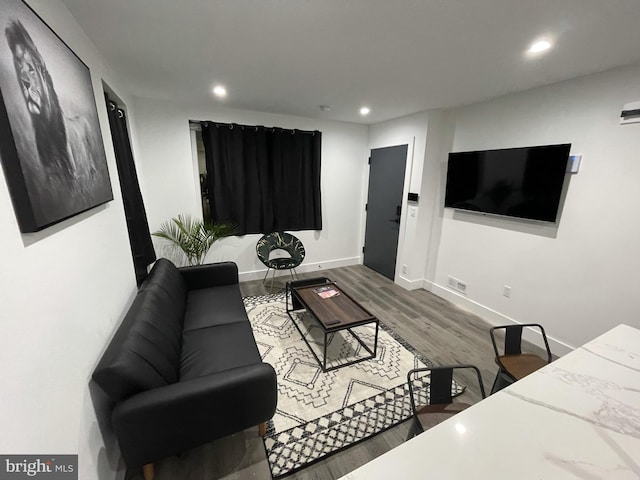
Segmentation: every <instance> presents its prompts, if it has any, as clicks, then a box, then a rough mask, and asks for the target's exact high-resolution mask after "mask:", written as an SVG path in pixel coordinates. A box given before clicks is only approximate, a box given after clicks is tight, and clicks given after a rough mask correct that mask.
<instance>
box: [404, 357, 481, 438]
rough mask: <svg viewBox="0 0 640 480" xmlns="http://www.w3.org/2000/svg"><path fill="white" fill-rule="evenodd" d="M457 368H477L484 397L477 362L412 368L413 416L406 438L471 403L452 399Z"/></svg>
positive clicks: (479, 384)
mask: <svg viewBox="0 0 640 480" xmlns="http://www.w3.org/2000/svg"><path fill="white" fill-rule="evenodd" d="M456 370H473V371H475V374H476V376H477V379H478V387H479V390H480V395H481V396H482V398H485V397H486V395H485V391H484V384H483V383H482V375H480V370H478V368H477V367H475V366H474V365H448V366H438V367H424V368H415V369H413V370H411V371H409V373H408V374H407V384H408V385H409V400H410V402H411V412H412V418H411V427H410V428H409V433H408V435H407V440H409V439H411V438H413V437H415V436H416V435H418V434H420V433H422V432H424V431H425V430H428V429H429V428H431V427H434V426H436V425H437V424H439V423H441V422H443V421H445V420H447V419H448V418H450V417H452V416H454V415H455V414H457V413H459V412H461V411H463V410H465V409H466V408H468V407H470V406H471V405H470V404H468V403H464V402H454V401H453V398H454V394H453V393H452V392H453V388H454V385H453V373H454V371H456ZM421 374H422V375H421ZM425 374H426V375H425ZM426 378H428V381H426V380H425V379H426ZM463 391H464V390H463ZM460 393H462V392H460Z"/></svg>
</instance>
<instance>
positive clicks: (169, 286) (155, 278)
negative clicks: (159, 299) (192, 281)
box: [139, 258, 187, 312]
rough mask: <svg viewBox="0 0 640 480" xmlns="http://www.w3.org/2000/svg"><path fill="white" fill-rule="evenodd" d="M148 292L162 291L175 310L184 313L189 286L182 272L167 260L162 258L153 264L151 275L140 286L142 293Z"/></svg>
mask: <svg viewBox="0 0 640 480" xmlns="http://www.w3.org/2000/svg"><path fill="white" fill-rule="evenodd" d="M147 290H160V291H161V292H163V293H164V295H166V296H167V298H168V299H169V300H170V302H171V303H170V305H171V306H172V307H173V308H176V309H179V310H180V311H181V312H184V306H185V303H186V301H187V285H186V283H185V281H184V279H183V278H182V275H181V274H180V270H178V268H177V267H176V266H175V265H174V264H173V263H171V261H169V260H167V259H166V258H160V259H158V261H157V262H156V263H154V264H153V268H152V269H151V271H150V272H149V275H147V278H146V279H145V280H144V282H143V283H142V285H140V289H139V291H140V292H144V291H147ZM167 305H169V304H167Z"/></svg>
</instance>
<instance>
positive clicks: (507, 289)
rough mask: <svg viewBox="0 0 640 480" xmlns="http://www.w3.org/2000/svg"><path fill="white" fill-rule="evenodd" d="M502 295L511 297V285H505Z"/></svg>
mask: <svg viewBox="0 0 640 480" xmlns="http://www.w3.org/2000/svg"><path fill="white" fill-rule="evenodd" d="M502 295H504V296H505V297H507V298H511V287H510V286H509V285H505V286H504V289H503V290H502Z"/></svg>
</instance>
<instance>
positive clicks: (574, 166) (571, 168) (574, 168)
mask: <svg viewBox="0 0 640 480" xmlns="http://www.w3.org/2000/svg"><path fill="white" fill-rule="evenodd" d="M581 161H582V155H569V161H568V162H567V172H569V173H578V170H580V162H581Z"/></svg>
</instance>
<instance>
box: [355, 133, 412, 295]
mask: <svg viewBox="0 0 640 480" xmlns="http://www.w3.org/2000/svg"><path fill="white" fill-rule="evenodd" d="M415 141H416V137H415V136H413V135H411V136H406V137H393V138H391V139H387V140H384V141H382V142H376V143H372V144H371V145H369V147H368V151H367V159H368V158H369V157H371V150H375V149H378V148H387V147H397V146H400V145H406V146H407V159H406V162H405V171H404V185H403V187H402V215H401V216H400V231H399V233H398V252H397V254H396V271H395V272H394V275H393V281H394V283H400V282H399V280H400V279H401V278H402V275H401V273H400V272H402V259H403V258H404V252H405V243H406V238H405V234H406V226H407V213H408V208H407V207H408V202H407V194H408V193H409V192H410V191H411V187H412V185H411V181H412V173H413V151H414V144H415ZM370 170H371V167H370V166H369V167H368V168H367V169H366V174H365V175H364V179H363V182H364V183H363V189H362V191H363V199H362V210H363V211H364V215H363V216H362V224H361V228H360V231H361V233H360V236H361V241H360V245H361V246H364V238H365V233H366V230H367V212H366V211H365V210H364V208H365V205H366V204H367V199H368V198H369V173H370ZM415 176H416V177H418V179H419V177H420V172H416V175H415ZM416 189H419V185H417V186H416ZM363 263H364V254H363V253H362V250H361V251H360V264H361V265H362V264H363Z"/></svg>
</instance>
